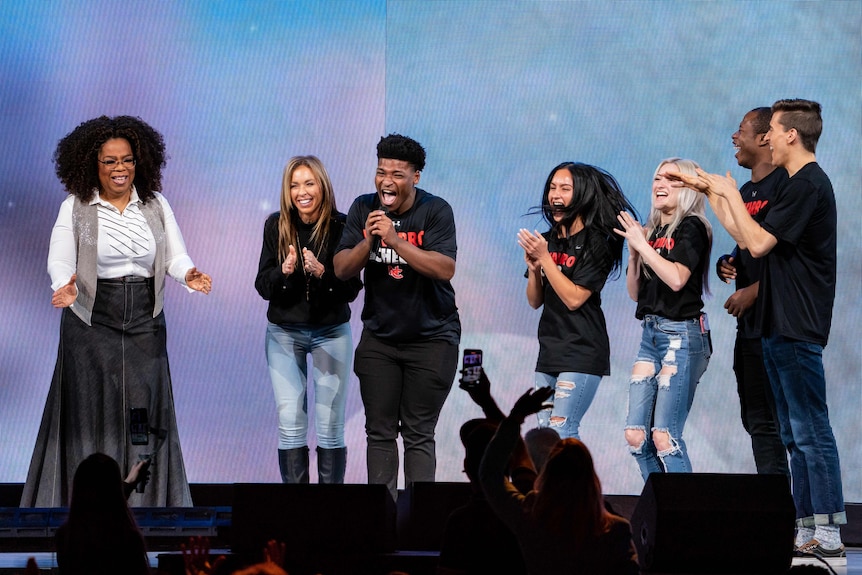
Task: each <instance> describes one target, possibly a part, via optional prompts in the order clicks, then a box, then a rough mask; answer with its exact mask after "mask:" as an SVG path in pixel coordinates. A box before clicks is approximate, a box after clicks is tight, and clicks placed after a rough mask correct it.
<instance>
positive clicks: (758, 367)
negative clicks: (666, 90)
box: [716, 107, 790, 477]
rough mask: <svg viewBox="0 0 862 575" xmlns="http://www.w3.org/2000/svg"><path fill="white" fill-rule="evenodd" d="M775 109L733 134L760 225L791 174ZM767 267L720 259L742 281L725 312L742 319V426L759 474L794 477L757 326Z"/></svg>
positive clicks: (744, 258)
mask: <svg viewBox="0 0 862 575" xmlns="http://www.w3.org/2000/svg"><path fill="white" fill-rule="evenodd" d="M771 118H772V109H771V108H765V107H764V108H755V109H754V110H751V111H750V112H748V113H747V114H746V115H745V117H743V118H742V121H741V122H740V123H739V130H737V131H736V133H734V134H733V137H732V140H733V147H734V148H736V160H737V162H738V163H739V165H740V166H742V167H743V168H748V169H749V170H751V181H749V182H746V183H745V184H743V185H742V187H741V188H740V190H739V191H740V193H741V195H742V201H743V202H744V203H745V207H746V209H747V210H748V213H749V214H751V216H752V217H753V218H754V220H755V221H757V222H761V221H763V219H764V218H765V217H766V213H767V211H768V210H769V207H770V201H771V200H772V197H773V195H774V194H775V190H776V189H777V188H778V187H780V186H782V185H784V183H785V182H786V181H787V171H786V170H785V169H784V168H776V167H775V166H774V165H772V151H771V150H770V149H769V145H768V144H767V143H766V133H767V132H768V131H769V120H770V119H771ZM760 268H761V261H760V260H758V259H755V258H753V257H751V253H749V251H748V250H744V249H740V248H739V246H736V247H734V249H733V252H732V253H730V254H728V255H723V256H721V258H719V260H718V263H717V265H716V272H717V273H718V277H719V278H720V279H721V280H722V281H724V282H725V283H730V281H731V280H734V279H735V280H736V291H735V292H734V293H733V294H732V295H731V296H730V297H729V298H727V301H726V302H725V304H724V308H725V309H726V310H727V313H729V314H731V315H732V316H734V317H735V318H737V331H736V343H735V344H734V348H733V371H734V372H735V373H736V387H737V392H738V393H739V403H740V408H741V415H742V425H743V427H745V431H747V432H748V434H749V435H750V436H751V450H752V452H753V453H754V464H755V466H756V467H757V472H758V473H779V474H782V475H786V476H788V477H789V476H790V469H789V468H788V467H787V451H786V450H785V449H784V444H783V443H782V442H781V437H779V435H778V424H777V423H776V421H775V406H774V401H773V399H772V390H771V389H770V386H769V379H768V378H767V375H766V369H765V367H764V365H763V349H762V347H761V344H760V330H759V329H758V328H757V326H756V320H757V317H758V315H759V309H760V300H759V299H758V298H757V290H758V288H759V286H760Z"/></svg>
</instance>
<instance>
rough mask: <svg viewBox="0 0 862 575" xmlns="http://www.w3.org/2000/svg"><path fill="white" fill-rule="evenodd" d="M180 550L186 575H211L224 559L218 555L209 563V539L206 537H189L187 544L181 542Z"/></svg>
mask: <svg viewBox="0 0 862 575" xmlns="http://www.w3.org/2000/svg"><path fill="white" fill-rule="evenodd" d="M180 550H181V551H182V553H183V563H184V564H185V568H186V575H212V574H213V573H215V571H216V569H218V567H219V565H221V564H222V563H224V561H225V556H224V555H219V557H218V558H216V560H215V561H213V562H212V563H210V540H209V538H207V537H194V536H192V537H189V542H188V544H185V543H183V544H181V545H180Z"/></svg>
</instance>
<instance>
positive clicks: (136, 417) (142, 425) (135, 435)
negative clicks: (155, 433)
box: [129, 407, 150, 445]
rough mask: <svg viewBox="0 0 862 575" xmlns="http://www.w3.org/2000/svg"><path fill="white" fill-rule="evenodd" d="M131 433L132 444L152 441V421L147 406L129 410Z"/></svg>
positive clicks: (144, 443)
mask: <svg viewBox="0 0 862 575" xmlns="http://www.w3.org/2000/svg"><path fill="white" fill-rule="evenodd" d="M129 420H130V421H129V433H130V434H131V436H132V445H147V444H148V443H149V442H150V429H149V428H150V422H149V419H148V418H147V408H145V407H133V408H131V409H130V410H129Z"/></svg>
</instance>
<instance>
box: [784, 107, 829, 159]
mask: <svg viewBox="0 0 862 575" xmlns="http://www.w3.org/2000/svg"><path fill="white" fill-rule="evenodd" d="M775 112H781V117H780V120H779V122H780V123H781V125H782V126H783V127H784V129H785V130H790V129H795V130H796V132H797V133H798V134H799V140H800V141H801V142H802V147H803V148H805V149H806V150H807V151H809V152H811V153H812V154H813V153H814V151H815V150H816V149H817V141H818V140H819V139H820V133H821V132H822V131H823V118H821V117H820V104H818V103H817V102H812V101H811V100H800V99H792V100H778V101H777V102H775V103H774V104H772V113H773V114H774V113H775Z"/></svg>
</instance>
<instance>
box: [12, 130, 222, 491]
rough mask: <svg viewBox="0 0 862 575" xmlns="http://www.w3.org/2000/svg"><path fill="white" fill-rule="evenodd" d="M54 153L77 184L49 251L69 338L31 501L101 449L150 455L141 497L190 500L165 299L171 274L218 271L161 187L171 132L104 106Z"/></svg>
mask: <svg viewBox="0 0 862 575" xmlns="http://www.w3.org/2000/svg"><path fill="white" fill-rule="evenodd" d="M54 163H55V165H56V172H57V177H58V178H59V179H60V181H61V182H62V183H63V185H64V187H65V188H66V191H67V192H68V193H69V197H68V198H66V200H65V201H64V202H63V203H62V205H61V206H60V213H59V215H58V216H57V221H56V223H55V224H54V229H53V231H52V232H51V243H50V248H49V251H48V274H49V275H50V276H51V287H52V288H53V289H54V290H55V291H54V294H53V297H52V298H51V303H52V304H53V305H54V307H57V308H62V309H63V314H62V318H61V321H60V346H59V351H58V354H57V364H56V367H55V369H54V377H53V379H52V381H51V388H50V391H49V392H48V399H47V401H46V404H45V412H44V414H43V416H42V424H41V427H40V429H39V435H38V437H37V440H36V448H35V450H34V453H33V459H32V461H31V463H30V471H29V473H28V475H27V483H26V484H25V487H24V494H23V496H22V499H21V506H22V507H33V506H35V507H59V506H65V505H68V503H69V487H70V482H71V480H72V477H73V474H74V472H75V469H76V468H77V467H78V464H79V463H81V462H82V461H83V460H84V459H85V458H86V457H87V456H89V455H90V454H92V453H94V452H102V453H106V454H107V455H109V456H110V457H112V458H114V459H115V460H116V461H117V462H118V463H119V465H120V467H121V468H122V469H124V470H126V471H129V470H130V469H131V468H132V467H133V466H134V465H135V464H136V463H137V462H138V461H139V460H141V459H148V460H151V462H152V480H151V481H150V482H149V486H146V487H144V486H142V487H144V489H143V493H135V494H133V495H132V497H131V503H132V504H133V505H137V506H146V507H157V506H177V507H183V506H191V495H190V493H189V487H188V481H187V480H186V473H185V468H184V466H183V459H182V453H181V451H180V443H179V435H178V433H177V426H176V414H175V412H174V404H173V392H172V388H171V376H170V371H169V369H168V358H167V346H166V333H165V316H164V313H163V311H162V305H163V302H164V289H165V275H169V276H171V277H172V278H174V279H175V280H176V281H178V282H180V283H182V284H183V285H185V286H186V288H187V289H188V290H189V291H200V292H203V293H209V291H210V288H211V286H212V280H211V278H210V276H208V275H207V274H205V273H202V272H199V271H198V270H197V268H195V266H194V264H193V263H192V260H191V258H189V256H188V254H187V253H186V247H185V243H184V242H183V237H182V234H181V233H180V229H179V226H178V225H177V222H176V219H175V218H174V213H173V211H172V210H171V207H170V204H168V202H167V200H166V199H165V198H164V197H163V196H162V195H161V194H160V193H159V192H160V191H161V188H162V174H161V170H162V167H163V166H164V165H165V145H164V141H163V140H162V136H161V134H159V133H158V132H157V131H155V130H154V129H153V128H152V127H150V126H149V125H147V124H146V123H144V122H143V121H142V120H140V119H139V118H133V117H130V116H117V117H114V118H109V117H107V116H102V117H100V118H96V119H93V120H89V121H86V122H84V123H82V124H81V125H80V126H78V127H77V128H75V129H74V130H73V131H72V132H71V133H69V134H68V135H67V136H66V137H64V138H63V139H62V140H60V142H59V144H58V145H57V150H56V152H55V154H54ZM138 491H141V490H140V489H139V490H138Z"/></svg>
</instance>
